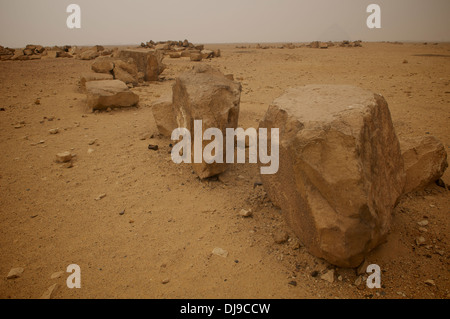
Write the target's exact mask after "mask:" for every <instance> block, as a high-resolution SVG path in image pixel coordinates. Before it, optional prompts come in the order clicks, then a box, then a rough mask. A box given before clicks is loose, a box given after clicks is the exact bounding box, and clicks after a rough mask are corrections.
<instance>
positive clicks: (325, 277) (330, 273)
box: [320, 269, 334, 284]
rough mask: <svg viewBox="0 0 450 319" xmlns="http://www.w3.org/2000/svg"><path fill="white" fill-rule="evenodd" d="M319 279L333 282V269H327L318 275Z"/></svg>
mask: <svg viewBox="0 0 450 319" xmlns="http://www.w3.org/2000/svg"><path fill="white" fill-rule="evenodd" d="M320 279H322V280H325V281H328V282H329V283H330V284H332V283H333V282H334V269H331V270H329V271H327V272H326V273H325V274H323V275H322V276H320Z"/></svg>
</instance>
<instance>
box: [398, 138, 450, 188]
mask: <svg viewBox="0 0 450 319" xmlns="http://www.w3.org/2000/svg"><path fill="white" fill-rule="evenodd" d="M400 148H401V150H402V155H403V160H404V163H405V173H406V183H405V190H404V191H405V193H408V192H411V191H414V190H418V189H420V188H423V187H425V186H427V185H428V184H430V183H432V182H435V181H437V180H438V179H439V178H441V177H442V175H444V172H445V170H446V169H447V167H448V162H447V152H446V151H445V147H444V145H443V144H442V143H441V142H440V141H439V140H438V139H437V138H436V137H434V136H431V135H428V136H421V137H416V138H402V139H400Z"/></svg>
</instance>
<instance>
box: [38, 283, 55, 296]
mask: <svg viewBox="0 0 450 319" xmlns="http://www.w3.org/2000/svg"><path fill="white" fill-rule="evenodd" d="M57 287H58V284H54V285H52V286H50V287H49V288H48V289H47V290H46V291H45V292H44V293H43V294H42V296H41V298H40V299H52V294H53V292H55V290H56V288H57Z"/></svg>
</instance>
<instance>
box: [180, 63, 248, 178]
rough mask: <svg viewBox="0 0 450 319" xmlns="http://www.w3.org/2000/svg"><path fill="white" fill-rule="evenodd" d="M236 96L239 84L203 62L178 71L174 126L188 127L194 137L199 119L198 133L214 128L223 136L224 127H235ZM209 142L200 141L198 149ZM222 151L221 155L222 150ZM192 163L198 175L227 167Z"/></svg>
mask: <svg viewBox="0 0 450 319" xmlns="http://www.w3.org/2000/svg"><path fill="white" fill-rule="evenodd" d="M240 98H241V85H240V83H237V82H233V81H231V80H229V79H227V78H226V77H225V76H224V75H223V74H222V73H221V72H220V71H218V70H216V69H213V68H211V67H209V66H207V65H198V66H195V67H194V68H193V69H192V70H191V71H188V72H185V73H183V74H181V75H180V76H179V77H178V78H177V79H176V82H175V84H174V86H173V110H174V114H175V119H176V122H177V127H183V128H186V129H188V130H189V131H190V132H191V137H192V138H194V126H193V125H194V121H195V120H202V134H203V132H204V131H205V130H207V129H208V128H212V127H214V128H218V129H220V130H221V131H222V133H223V134H224V135H225V130H226V128H236V127H237V124H238V119H239V107H240ZM209 142H210V141H203V146H202V149H203V148H204V147H205V145H207V144H208V143H209ZM193 146H194V145H193V143H192V147H193ZM224 146H225V143H224ZM223 154H224V158H225V156H226V152H225V149H224V153H223ZM192 155H193V156H194V152H192ZM193 162H194V161H193ZM192 165H193V169H194V171H195V172H196V173H197V175H198V176H199V177H200V178H207V177H210V176H214V175H217V174H220V173H222V172H224V171H225V170H226V168H227V166H226V165H227V164H225V163H212V164H207V163H206V162H204V159H203V160H202V163H194V164H192Z"/></svg>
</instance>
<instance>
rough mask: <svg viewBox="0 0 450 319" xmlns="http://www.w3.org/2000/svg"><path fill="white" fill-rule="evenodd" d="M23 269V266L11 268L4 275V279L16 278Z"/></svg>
mask: <svg viewBox="0 0 450 319" xmlns="http://www.w3.org/2000/svg"><path fill="white" fill-rule="evenodd" d="M23 271H24V269H23V268H20V267H18V268H13V269H11V270H10V271H9V273H8V276H7V277H6V279H16V278H19V277H20V275H22V273H23Z"/></svg>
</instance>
